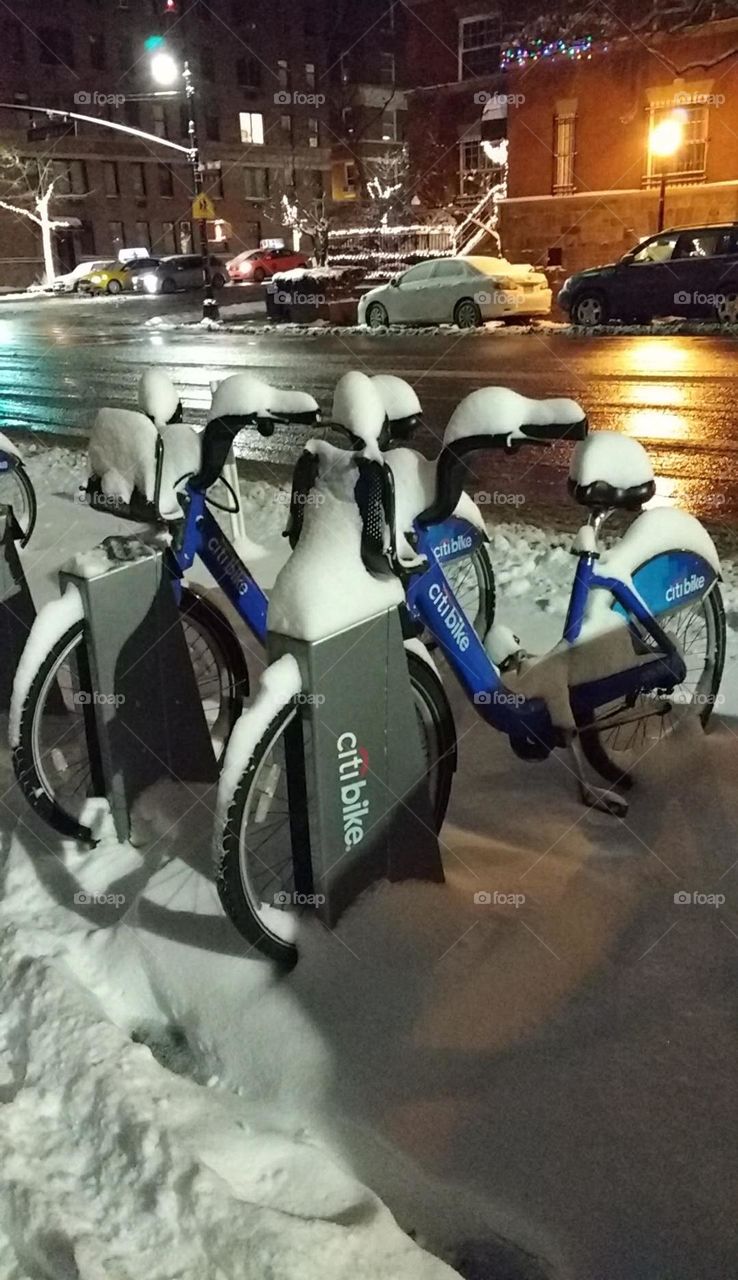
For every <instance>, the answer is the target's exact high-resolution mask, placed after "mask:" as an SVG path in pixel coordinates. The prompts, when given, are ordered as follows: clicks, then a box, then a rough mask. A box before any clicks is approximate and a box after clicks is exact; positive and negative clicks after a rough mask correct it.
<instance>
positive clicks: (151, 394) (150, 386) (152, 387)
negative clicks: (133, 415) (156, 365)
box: [138, 369, 180, 430]
mask: <svg viewBox="0 0 738 1280" xmlns="http://www.w3.org/2000/svg"><path fill="white" fill-rule="evenodd" d="M138 407H139V409H140V410H141V412H142V413H145V414H146V417H147V418H151V421H152V422H153V424H154V426H155V427H157V428H158V429H159V430H161V428H162V427H163V426H165V425H166V424H167V423H168V422H171V421H172V418H174V416H175V414H176V413H177V412H178V410H179V407H180V400H179V395H178V393H177V391H176V390H175V387H174V385H173V383H172V381H171V379H170V378H168V377H167V375H166V374H165V373H163V372H162V371H161V370H160V369H147V370H146V372H145V373H144V374H143V376H142V378H141V381H140V382H139V384H138Z"/></svg>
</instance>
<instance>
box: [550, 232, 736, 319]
mask: <svg viewBox="0 0 738 1280" xmlns="http://www.w3.org/2000/svg"><path fill="white" fill-rule="evenodd" d="M558 302H559V306H560V307H561V308H562V309H563V310H564V311H566V312H567V313H568V315H569V317H570V319H571V321H572V323H573V324H581V325H587V326H591V325H597V324H607V322H608V320H614V319H616V320H626V321H636V322H643V323H645V322H647V321H649V320H651V319H652V318H653V317H654V316H709V317H711V318H713V319H715V318H716V319H718V320H720V321H722V322H723V323H729V324H738V223H736V222H733V223H721V224H720V225H715V226H702V227H672V229H671V230H670V231H660V232H659V233H658V235H655V236H649V238H648V239H647V240H643V241H641V243H640V244H639V245H636V247H635V248H634V249H630V250H629V251H628V253H626V254H624V256H623V257H622V258H621V259H620V261H619V262H614V263H609V264H608V265H607V266H605V267H591V268H590V269H589V270H587V271H578V272H577V274H576V275H573V276H569V279H568V280H565V281H564V284H563V286H562V289H561V292H560V294H559V297H558Z"/></svg>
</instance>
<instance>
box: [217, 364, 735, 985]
mask: <svg viewBox="0 0 738 1280" xmlns="http://www.w3.org/2000/svg"><path fill="white" fill-rule="evenodd" d="M560 441H573V442H576V445H575V449H574V452H573V456H572V462H571V469H570V475H569V492H570V494H571V496H572V497H573V498H574V500H575V501H576V502H577V503H579V504H581V505H582V506H584V507H585V508H586V509H587V512H588V514H587V518H586V520H585V522H584V523H583V524H582V526H581V528H580V529H579V532H578V533H577V535H576V537H575V539H574V544H573V548H572V551H573V554H574V556H575V560H576V564H575V570H574V579H573V584H572V590H571V598H570V601H569V607H568V611H567V614H566V620H565V624H564V632H563V637H562V639H561V641H560V642H559V643H558V644H557V645H556V646H555V647H554V648H553V649H552V650H551V651H550V652H549V653H548V654H544V655H538V656H533V655H530V654H527V653H526V652H525V651H524V650H523V649H522V648H521V647H520V642H519V641H518V640H517V637H514V636H512V633H511V632H509V631H507V630H506V629H505V628H504V627H501V626H500V625H499V624H497V623H495V624H494V625H493V626H492V627H491V629H490V631H489V632H488V633H487V635H486V637H480V636H479V635H478V634H477V632H476V631H475V629H474V626H473V625H472V620H471V619H470V618H469V617H468V615H467V613H466V612H465V610H464V607H463V604H462V603H461V602H460V600H459V599H458V597H457V595H456V593H455V591H454V589H453V585H452V583H451V582H450V581H449V578H448V575H447V574H446V572H445V570H444V566H443V564H442V563H441V562H440V561H439V560H438V558H437V557H436V555H435V554H434V544H433V535H432V532H431V531H432V530H434V529H436V528H438V527H439V526H441V525H442V524H443V522H444V521H445V520H447V519H448V518H449V516H450V514H451V512H453V511H454V510H455V509H456V507H457V505H458V502H459V495H460V492H461V489H462V484H463V482H464V480H465V478H466V477H467V474H468V466H469V459H470V456H471V455H472V454H474V453H478V452H480V451H487V450H490V451H494V452H495V454H496V456H499V457H500V459H504V457H505V456H506V455H507V454H509V453H511V452H513V451H516V450H518V449H522V448H527V447H537V448H542V447H548V446H549V445H551V444H553V443H554V442H560ZM365 446H366V440H365V441H364V447H365ZM402 452H409V451H402ZM398 457H399V455H395V454H394V453H393V452H392V451H390V452H389V453H388V454H387V455H384V456H381V457H380V456H379V454H378V453H376V452H375V454H374V457H373V458H372V459H369V458H367V457H366V456H363V457H362V454H361V453H357V454H356V459H357V468H356V471H357V480H356V487H355V490H354V494H353V499H351V498H350V499H349V500H353V501H355V502H356V504H357V506H358V508H359V510H360V513H361V518H362V530H363V532H362V538H361V556H362V559H363V561H364V565H365V567H366V568H367V569H368V570H369V571H370V573H371V574H372V575H376V576H378V577H381V576H383V575H384V576H389V575H394V576H395V577H398V578H400V579H401V581H402V583H403V586H404V590H405V601H406V603H405V605H404V606H401V614H402V616H403V625H404V634H405V635H407V636H413V635H414V636H415V637H418V636H419V635H421V634H424V635H426V636H430V637H432V638H433V640H434V641H435V643H436V644H437V646H438V649H439V650H440V651H441V652H442V653H443V655H444V657H445V659H446V662H447V665H448V667H449V668H450V670H451V671H452V672H453V674H454V675H455V676H456V678H457V680H458V681H459V683H460V685H461V687H462V689H463V690H464V692H465V694H466V696H467V698H468V699H469V700H470V701H471V702H472V703H473V705H474V707H475V709H476V711H477V712H478V714H479V715H480V716H481V717H482V719H483V720H485V721H486V722H487V723H488V724H489V725H490V726H491V727H492V728H493V729H496V730H497V731H498V732H500V733H503V734H506V735H507V737H508V739H509V742H510V746H511V747H512V749H513V751H514V752H515V753H516V754H517V755H518V756H519V757H522V758H523V759H526V760H544V759H546V758H547V757H548V756H550V754H551V753H552V752H553V751H555V750H562V749H566V750H568V751H569V752H570V754H571V757H572V760H573V771H574V773H575V774H576V776H577V777H578V779H579V785H580V789H581V796H582V799H583V800H584V802H585V803H587V804H589V805H591V806H594V807H597V808H600V809H603V810H605V811H607V812H609V813H611V814H613V815H615V816H619V815H620V816H622V815H623V814H624V813H625V812H626V811H627V800H626V798H625V796H624V795H623V792H624V791H627V788H628V787H629V786H630V785H631V784H632V781H633V773H634V769H635V768H636V766H637V764H638V763H639V761H640V760H642V759H643V757H644V755H646V754H647V753H648V751H649V750H651V749H652V747H653V746H654V745H655V744H656V743H658V742H659V741H661V739H662V738H663V737H664V736H665V735H666V734H668V733H669V732H670V731H671V730H672V729H673V728H674V727H675V725H676V724H678V722H679V721H680V720H681V719H682V718H683V717H684V716H686V715H688V714H692V715H693V716H696V718H697V719H698V721H699V722H700V723H701V724H702V726H703V727H706V726H707V724H708V722H709V719H710V716H711V713H712V711H713V708H714V705H715V699H716V697H717V695H718V690H719V686H720V680H721V676H722V671H723V664H724V659H725V619H724V611H723V604H722V599H721V594H720V587H719V578H720V565H719V560H718V556H717V552H716V550H715V547H714V545H713V542H712V540H711V538H710V536H709V534H708V533H707V531H706V530H705V529H704V528H703V527H702V525H701V524H700V523H699V522H698V521H697V520H696V519H694V518H693V517H692V516H690V515H688V514H687V513H685V512H682V511H678V510H672V509H666V508H659V507H651V508H650V509H647V510H643V506H644V504H646V503H648V502H649V501H650V500H651V499H652V498H653V497H654V494H655V487H656V486H655V478H654V476H653V472H652V469H651V466H650V462H649V459H648V456H647V454H646V452H645V450H644V449H643V448H642V446H641V445H640V444H639V443H638V442H637V441H635V440H633V439H631V438H629V437H626V436H623V435H620V434H618V433H614V432H593V433H592V434H590V433H589V429H588V423H587V419H586V417H585V415H584V413H583V411H582V409H581V408H580V407H579V406H578V405H577V404H576V403H575V402H574V401H571V400H542V401H535V400H529V399H527V398H525V397H522V396H518V395H516V393H515V392H512V391H508V390H507V389H505V388H484V389H482V390H480V391H476V392H472V394H471V395H469V396H468V397H467V398H466V399H465V400H464V401H462V403H461V404H460V405H459V406H458V408H457V409H456V411H455V412H454V414H453V415H452V417H451V420H450V422H449V424H448V427H447V429H446V432H445V434H444V440H443V447H442V450H441V453H440V455H439V457H438V459H437V462H436V466H435V486H434V492H433V495H432V500H431V501H430V502H429V503H428V505H426V506H425V507H423V508H422V509H421V508H418V509H416V510H415V511H414V512H411V514H412V517H413V518H412V519H409V518H408V510H409V508H408V504H407V501H406V500H404V499H403V498H402V495H401V493H400V487H399V485H398V484H397V483H396V481H397V477H398V476H401V475H403V474H406V473H407V467H406V464H407V459H402V458H399V461H400V463H401V465H399V466H398V465H397V463H398ZM320 484H321V475H320V465H319V464H316V462H315V455H314V454H313V455H312V456H311V459H310V460H308V461H305V460H303V461H302V462H301V463H299V464H298V467H297V468H296V473H295V489H296V492H297V496H300V491H301V490H302V491H303V492H302V494H301V501H299V502H296V503H294V504H293V543H294V544H297V542H298V539H299V537H300V536H301V526H302V525H303V524H307V521H308V520H311V521H316V522H317V521H319V520H320V519H321V518H323V517H322V512H321V507H320V506H319V505H315V506H313V507H311V508H310V509H309V516H308V514H307V513H306V506H305V503H304V488H305V486H308V487H309V486H311V485H312V486H315V487H316V488H317V489H319V487H320ZM400 507H401V508H402V511H403V513H404V517H403V520H404V523H402V524H400V525H398V521H397V512H398V509H399V508H400ZM614 512H622V513H630V514H631V515H632V516H633V517H634V518H633V519H632V522H631V523H630V525H629V527H628V528H627V530H626V532H625V534H624V536H623V537H622V538H621V539H620V540H619V541H616V542H615V543H614V545H612V546H610V547H608V548H605V547H604V546H603V544H602V538H601V534H602V528H603V525H604V524H605V522H606V520H607V519H608V517H609V516H611V515H612V514H613V513H614ZM303 513H305V514H304V516H303ZM401 542H402V543H403V544H404V551H403V554H402V555H400V554H399V553H398V546H399V545H400V543H401ZM278 588H279V580H278V582H277V586H276V587H275V591H277V590H278ZM247 714H248V713H247ZM299 715H301V708H300V698H299V695H294V691H293V694H292V696H286V697H285V701H284V705H283V706H277V707H275V708H274V717H273V720H272V722H271V723H270V724H269V725H268V727H267V728H266V731H265V732H264V733H263V735H262V737H261V739H260V741H259V742H258V743H257V745H256V747H255V748H254V750H253V752H252V754H251V758H250V759H249V760H248V761H247V762H246V763H245V764H244V763H243V762H239V763H240V764H241V765H242V773H241V781H240V783H239V785H238V786H237V788H236V789H235V791H234V793H233V795H232V796H230V797H228V800H229V801H230V803H229V805H228V808H227V811H226V810H224V812H225V813H226V818H225V821H224V822H222V826H221V829H220V830H219V831H217V832H216V842H215V843H216V863H217V882H218V887H219V890H220V893H221V900H222V902H223V905H224V907H225V909H226V910H227V912H228V914H229V915H230V916H231V918H232V920H233V921H234V923H235V924H236V926H237V927H238V928H239V930H240V931H241V933H242V934H243V935H244V936H245V937H246V938H247V939H248V940H249V942H250V943H251V944H252V945H255V946H256V947H257V948H259V949H260V950H261V951H262V952H263V953H264V954H266V955H268V956H270V957H271V958H272V959H276V960H278V961H280V962H284V963H286V964H292V963H294V961H295V958H296V947H295V942H294V940H293V939H294V922H293V921H291V920H290V919H288V918H285V913H286V916H287V917H289V916H291V915H292V914H294V912H295V910H296V908H295V907H294V906H293V905H292V904H293V903H295V902H296V901H298V896H297V895H296V894H295V878H294V866H295V863H296V862H297V860H298V857H299V859H300V864H301V865H302V866H304V863H305V857H304V850H300V851H299V854H297V853H296V852H295V851H294V850H293V849H292V843H291V842H292V838H293V831H299V832H301V833H302V834H303V838H305V833H306V832H308V835H307V839H308V842H309V823H308V821H307V815H301V816H299V817H298V819H297V820H296V821H295V820H294V816H293V815H291V814H290V805H289V800H288V796H290V795H295V794H297V795H300V794H303V795H305V796H306V801H305V803H306V807H307V809H308V812H309V798H308V797H307V792H306V787H307V786H308V777H309V770H308V769H307V768H306V769H305V778H304V780H301V781H300V784H299V785H298V786H297V787H296V788H294V787H290V786H288V772H289V768H290V763H289V757H288V754H287V750H286V747H285V738H286V735H287V734H288V732H289V726H290V724H291V723H292V722H293V721H294V719H295V717H296V716H299ZM439 736H440V738H441V740H442V741H445V742H446V743H447V746H446V752H445V756H444V757H443V758H442V759H440V760H439V761H438V763H437V765H436V774H437V775H438V776H437V777H436V789H437V793H440V794H442V795H443V796H444V798H445V800H447V799H448V794H449V789H450V786H451V778H452V776H453V772H454V769H455V765H456V754H455V735H454V731H453V724H451V725H449V724H445V725H444V726H443V729H442V732H441V733H440V735H439ZM309 749H310V748H309V743H308V744H307V746H306V748H305V750H306V751H309ZM592 771H594V772H596V773H597V774H598V775H599V778H600V779H604V782H605V783H606V784H607V785H606V786H602V785H601V784H599V785H595V783H594V781H593V780H592V779H591V774H592ZM588 775H590V776H588ZM291 819H292V820H291ZM275 904H277V906H278V908H279V909H275Z"/></svg>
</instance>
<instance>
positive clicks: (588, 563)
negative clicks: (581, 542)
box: [564, 553, 595, 644]
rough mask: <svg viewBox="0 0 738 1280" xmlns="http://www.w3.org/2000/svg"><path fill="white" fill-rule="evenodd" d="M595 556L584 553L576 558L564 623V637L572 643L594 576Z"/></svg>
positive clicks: (581, 620) (580, 622)
mask: <svg viewBox="0 0 738 1280" xmlns="http://www.w3.org/2000/svg"><path fill="white" fill-rule="evenodd" d="M594 563H595V556H593V555H591V554H588V553H585V554H583V555H580V556H579V557H578V559H577V568H576V573H575V574H574V582H573V583H572V588H571V597H570V599H569V608H568V610H567V614H566V622H565V623H564V639H565V640H568V641H569V644H573V643H574V641H575V640H576V639H577V638H578V636H579V633H580V631H581V630H582V623H583V622H584V611H585V608H586V606H587V597H588V596H589V591H590V587H591V585H592V579H593V577H594V572H593V571H594Z"/></svg>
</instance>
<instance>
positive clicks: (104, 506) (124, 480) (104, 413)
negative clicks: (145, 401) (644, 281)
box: [88, 409, 201, 520]
mask: <svg viewBox="0 0 738 1280" xmlns="http://www.w3.org/2000/svg"><path fill="white" fill-rule="evenodd" d="M200 439H201V438H200V436H199V435H198V433H197V432H196V431H194V430H193V429H192V427H188V426H185V425H184V424H183V423H181V422H180V423H168V424H166V425H165V426H162V428H161V430H157V428H156V426H155V425H154V423H153V422H152V421H151V418H149V417H147V416H146V415H145V414H143V413H138V412H137V411H136V410H134V409H100V411H99V412H98V414H97V417H96V419H95V423H94V426H93V428H92V433H91V435H90V444H89V452H88V461H89V469H90V477H91V483H90V484H88V491H89V492H90V495H91V497H92V496H93V494H94V495H95V496H94V498H93V505H94V506H95V507H97V508H99V509H100V510H106V511H109V512H110V514H111V515H120V516H124V517H126V516H130V517H131V518H133V519H139V520H140V519H152V518H156V517H158V516H161V517H162V518H163V519H168V518H170V517H173V516H177V515H180V514H181V509H180V507H179V504H178V502H177V496H176V490H177V489H178V488H179V487H181V483H180V484H178V482H182V477H183V476H185V475H187V474H188V473H190V472H193V471H197V469H198V467H199V466H200ZM159 442H161V445H160V444H159ZM159 448H161V455H162V456H161V480H160V487H159V503H158V509H154V503H155V499H156V474H157V452H158V450H159ZM134 495H138V497H139V500H142V501H143V503H146V504H148V505H149V506H150V507H151V510H146V509H145V508H144V507H140V508H139V507H137V506H136V503H135V501H134ZM128 508H130V509H128Z"/></svg>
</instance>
